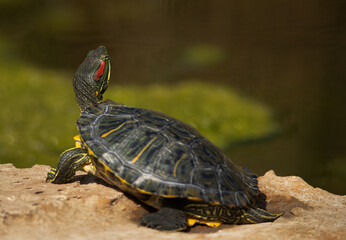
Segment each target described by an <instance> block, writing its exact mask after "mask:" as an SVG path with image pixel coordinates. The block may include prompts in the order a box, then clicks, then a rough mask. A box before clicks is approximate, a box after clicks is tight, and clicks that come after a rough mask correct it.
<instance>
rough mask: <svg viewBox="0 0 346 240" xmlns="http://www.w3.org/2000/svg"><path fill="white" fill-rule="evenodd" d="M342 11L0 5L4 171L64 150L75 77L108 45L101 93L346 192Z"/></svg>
mask: <svg viewBox="0 0 346 240" xmlns="http://www.w3.org/2000/svg"><path fill="white" fill-rule="evenodd" d="M344 9H346V4H345V1H342V0H339V1H338V0H336V1H322V0H307V1H295V0H293V1H292V0H290V1H288V0H281V1H276V0H271V1H268V0H264V1H233V0H230V1H219V0H199V1H188V0H174V1H173V0H147V1H136V0H133V1H110V0H107V1H95V0H93V1H90V0H83V1H82V0H80V1H78V0H59V1H58V0H50V1H48V0H47V1H43V0H37V1H34V0H0V10H1V15H0V20H1V21H0V73H1V74H0V82H1V84H0V93H1V95H0V96H1V107H0V136H1V138H0V163H9V162H11V163H13V164H14V165H15V166H17V167H31V166H32V165H34V164H47V165H51V166H55V165H56V164H57V161H58V157H59V155H60V153H61V152H62V151H63V150H64V149H66V148H69V147H71V146H73V144H74V143H73V140H72V137H73V136H74V135H75V134H77V131H76V127H75V121H76V119H77V118H78V116H79V110H78V107H77V105H76V102H75V100H74V95H73V91H72V79H73V75H74V72H75V70H76V69H77V67H78V65H79V64H80V63H81V62H82V61H83V59H84V58H85V56H86V54H87V52H88V51H89V50H90V49H94V48H96V47H97V46H99V45H105V46H106V47H107V49H108V51H109V53H110V58H111V63H112V75H111V82H110V88H109V90H107V92H106V94H105V97H106V98H109V99H112V100H114V101H117V102H122V103H125V104H127V105H131V106H138V107H145V108H150V109H155V110H159V111H162V112H165V113H167V114H169V115H172V116H174V117H176V118H179V119H181V120H183V121H185V122H187V123H190V124H191V125H193V126H195V127H196V128H197V129H198V130H200V132H202V134H204V135H205V136H206V137H208V138H209V139H210V140H212V141H213V142H214V143H215V144H216V145H217V146H219V147H220V148H221V149H223V150H224V151H225V152H226V153H227V155H229V156H230V158H231V159H232V160H233V161H234V162H236V163H237V164H239V165H243V166H247V167H249V168H251V169H252V170H253V171H254V172H256V173H257V174H259V175H262V174H264V173H265V172H266V171H268V170H269V169H273V170H274V171H275V172H276V173H277V174H278V175H298V176H301V177H302V178H304V180H306V181H307V182H308V183H309V184H311V185H313V186H315V187H321V188H323V189H326V190H328V191H331V192H333V193H338V194H345V193H346V186H345V183H346V141H345V136H346V126H345V122H346V108H345V97H344V94H345V83H344V81H345V79H346V76H345V62H346V61H345V43H346V40H345V39H346V38H345V37H346V34H345V29H346V28H345V22H346V21H344V20H345V19H344V17H343V16H344Z"/></svg>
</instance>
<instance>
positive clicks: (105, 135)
mask: <svg viewBox="0 0 346 240" xmlns="http://www.w3.org/2000/svg"><path fill="white" fill-rule="evenodd" d="M133 122H135V121H126V122H123V123H122V124H120V125H119V126H118V127H116V128H114V129H112V130H109V131H108V132H106V133H104V134H102V135H101V137H102V138H105V137H107V136H108V135H109V134H111V133H112V132H115V131H117V130H119V129H120V128H121V127H123V126H124V125H125V124H127V123H133Z"/></svg>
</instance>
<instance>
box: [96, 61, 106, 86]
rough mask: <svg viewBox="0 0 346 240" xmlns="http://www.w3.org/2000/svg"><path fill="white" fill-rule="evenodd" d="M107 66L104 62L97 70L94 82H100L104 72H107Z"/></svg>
mask: <svg viewBox="0 0 346 240" xmlns="http://www.w3.org/2000/svg"><path fill="white" fill-rule="evenodd" d="M105 65H106V63H105V61H102V62H101V63H100V65H99V67H98V68H97V70H96V71H95V73H94V80H95V81H98V80H100V77H101V76H102V74H103V72H104V70H105Z"/></svg>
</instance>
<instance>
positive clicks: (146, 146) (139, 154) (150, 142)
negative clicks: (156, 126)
mask: <svg viewBox="0 0 346 240" xmlns="http://www.w3.org/2000/svg"><path fill="white" fill-rule="evenodd" d="M156 139H157V137H153V139H151V140H150V141H149V142H148V144H147V145H145V147H144V148H143V149H142V150H141V151H140V152H139V153H138V155H137V156H136V157H135V158H134V159H132V163H135V162H136V161H137V160H138V158H139V157H140V156H141V155H142V154H143V153H144V151H145V150H146V149H147V148H148V147H149V146H150V144H152V142H154V141H155V140H156Z"/></svg>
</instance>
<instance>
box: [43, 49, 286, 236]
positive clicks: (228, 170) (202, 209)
mask: <svg viewBox="0 0 346 240" xmlns="http://www.w3.org/2000/svg"><path fill="white" fill-rule="evenodd" d="M109 78H110V60H109V57H108V54H107V51H106V48H105V47H103V46H100V47H98V48H97V49H96V50H92V51H90V52H89V53H88V56H87V57H86V59H85V60H84V62H83V63H82V64H81V65H80V66H79V68H78V70H77V73H76V75H75V77H74V81H73V88H74V91H75V96H76V100H77V103H78V105H79V107H80V110H81V116H80V118H79V119H78V121H77V127H78V130H79V133H80V135H77V136H76V137H75V138H74V139H75V142H76V147H74V148H71V149H68V150H66V151H65V152H63V153H62V154H61V156H60V160H59V163H58V166H57V168H52V169H51V170H50V171H49V173H48V177H47V181H50V182H53V183H66V182H68V181H70V180H71V179H72V178H73V176H74V174H75V171H76V169H77V168H78V167H80V166H83V167H84V169H85V170H86V171H87V172H91V173H92V174H94V175H96V176H97V177H99V178H101V179H103V180H104V181H106V182H107V183H109V184H111V185H115V186H117V187H118V188H120V189H121V190H122V191H124V192H127V193H129V194H131V195H133V196H134V197H136V198H137V199H139V200H140V201H142V202H144V203H146V204H148V205H149V206H152V207H154V208H156V209H158V211H157V212H154V213H148V214H145V215H143V216H142V218H141V220H140V224H141V225H145V226H148V227H151V228H155V229H158V230H162V231H179V230H184V229H186V228H188V226H191V225H194V224H195V223H196V222H197V223H202V224H207V225H209V226H219V225H220V224H221V223H235V224H240V223H261V222H268V221H274V220H275V219H276V218H278V217H279V216H280V214H270V213H269V212H267V211H265V210H262V209H260V208H257V207H255V206H254V200H255V198H256V196H257V195H258V194H259V190H258V185H257V177H256V175H255V174H253V173H252V172H251V171H250V170H248V169H246V168H243V167H240V166H237V165H235V164H234V163H233V162H232V161H231V160H230V159H229V158H228V157H227V156H226V155H225V154H224V153H223V152H221V150H219V149H218V148H217V147H216V146H214V145H213V144H212V143H211V142H210V141H208V140H207V139H206V138H205V137H203V136H202V135H201V134H200V133H199V132H198V131H197V130H196V129H194V128H193V127H191V126H190V125H188V124H186V123H183V122H181V121H179V120H177V119H175V118H173V117H170V116H167V115H165V114H163V113H159V112H156V111H152V110H147V109H141V108H135V107H129V106H125V105H123V104H120V103H116V102H112V101H110V100H105V101H102V96H103V93H104V92H105V91H106V89H107V86H108V82H109Z"/></svg>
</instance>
